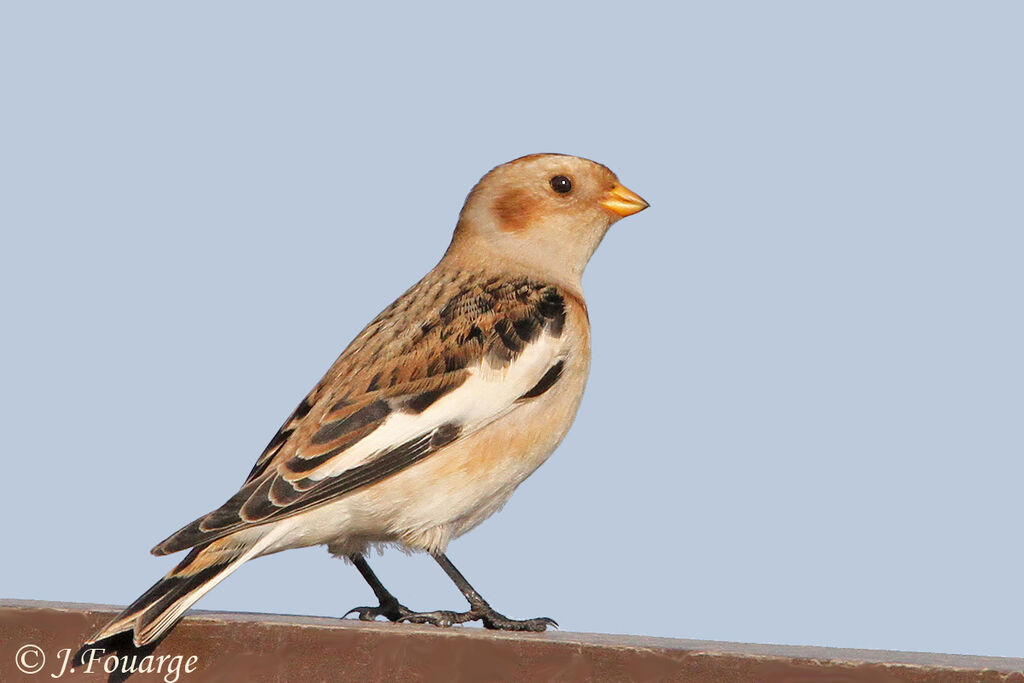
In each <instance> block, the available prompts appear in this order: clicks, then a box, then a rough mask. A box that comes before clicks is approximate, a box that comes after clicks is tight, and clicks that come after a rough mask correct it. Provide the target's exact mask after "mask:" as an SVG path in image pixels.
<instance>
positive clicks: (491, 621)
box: [398, 605, 558, 632]
mask: <svg viewBox="0 0 1024 683" xmlns="http://www.w3.org/2000/svg"><path fill="white" fill-rule="evenodd" d="M476 620H480V621H482V622H483V625H484V628H489V629H494V630H496V631H534V632H539V631H543V630H545V629H547V627H548V626H553V627H555V628H558V623H557V622H556V621H555V620H554V619H548V618H547V617H537V618H536V619H521V620H520V619H509V618H508V617H506V616H505V615H504V614H500V613H499V612H496V611H494V609H492V608H491V607H490V606H486V605H483V606H478V607H474V608H473V609H471V610H469V611H468V612H452V611H450V610H436V611H434V612H412V613H410V614H407V615H405V616H403V617H401V618H400V619H398V621H408V622H409V623H411V624H431V625H433V626H439V627H441V628H448V627H449V626H452V625H453V624H464V623H466V622H467V621H476Z"/></svg>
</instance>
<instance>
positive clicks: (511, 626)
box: [398, 553, 558, 631]
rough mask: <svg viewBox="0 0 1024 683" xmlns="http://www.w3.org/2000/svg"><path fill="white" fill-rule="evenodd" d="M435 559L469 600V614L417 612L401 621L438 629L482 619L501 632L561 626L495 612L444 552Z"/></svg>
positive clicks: (541, 620) (447, 611) (487, 625)
mask: <svg viewBox="0 0 1024 683" xmlns="http://www.w3.org/2000/svg"><path fill="white" fill-rule="evenodd" d="M433 557H434V560H436V561H437V563H438V564H439V565H441V569H443V570H444V573H445V574H447V575H448V578H450V579H451V580H452V581H453V582H454V583H455V585H456V586H457V587H458V589H459V590H460V591H462V594H463V595H464V596H465V597H466V600H468V601H469V606H470V609H469V611H468V612H452V611H450V610H437V611H434V612H414V613H410V614H406V615H404V616H402V617H401V618H399V619H398V621H408V622H411V623H414V624H433V625H434V626H442V627H447V626H451V625H452V624H464V623H466V622H467V621H475V620H477V619H479V620H480V621H482V622H483V625H484V628H489V629H496V630H499V631H543V630H544V629H546V628H547V627H548V626H555V627H557V626H558V624H557V623H556V622H555V621H554V620H553V619H548V618H547V617H537V618H536V619H522V620H518V619H509V618H508V617H506V616H505V615H504V614H501V613H499V612H497V611H495V610H494V608H493V607H491V606H490V605H489V604H487V601H486V600H484V599H483V597H482V596H481V595H480V594H479V593H477V591H476V589H475V588H473V586H471V585H470V583H469V581H467V580H466V577H465V576H463V575H462V572H460V571H459V570H458V569H456V568H455V565H454V564H452V561H451V560H449V559H448V557H447V556H446V555H445V554H444V553H442V554H440V555H434V556H433Z"/></svg>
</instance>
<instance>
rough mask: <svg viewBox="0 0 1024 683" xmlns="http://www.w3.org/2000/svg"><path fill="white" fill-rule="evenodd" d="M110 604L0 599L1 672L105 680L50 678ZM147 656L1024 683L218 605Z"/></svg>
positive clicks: (458, 675) (170, 662)
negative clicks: (236, 610) (228, 609)
mask: <svg viewBox="0 0 1024 683" xmlns="http://www.w3.org/2000/svg"><path fill="white" fill-rule="evenodd" d="M116 611H117V610H116V608H113V607H108V606H102V605H82V604H62V603H50V602H36V601H28V600H0V681H31V680H34V681H44V680H47V681H53V680H66V681H93V680H108V675H107V673H104V665H105V664H106V666H107V667H111V666H112V664H111V663H107V662H113V663H117V664H118V665H119V666H124V664H125V661H126V660H124V659H122V660H120V661H118V662H114V660H111V659H110V658H107V659H106V660H100V661H96V662H93V664H92V667H91V669H92V674H91V675H90V674H89V673H87V672H86V671H84V670H83V669H84V667H82V666H79V667H76V670H75V672H74V673H73V674H72V673H70V671H67V670H64V673H63V675H60V674H61V672H62V670H63V666H64V665H65V664H66V663H67V662H68V660H69V653H74V652H75V651H76V650H77V649H78V647H79V645H81V643H82V639H83V638H84V637H86V636H88V635H89V634H91V633H92V632H93V631H94V630H95V629H96V628H98V627H99V626H100V625H101V623H102V622H105V621H106V620H108V619H109V618H110V617H111V616H112V615H113V614H114V613H115V612H116ZM33 646H34V647H33ZM34 648H38V649H34ZM19 652H20V654H19ZM152 655H153V656H152V658H151V659H150V660H149V661H148V663H147V662H146V661H145V660H136V666H139V665H141V666H143V667H150V668H151V669H153V670H154V671H155V669H156V667H157V666H158V665H159V666H160V671H159V672H158V673H155V672H150V673H138V674H135V675H133V676H132V677H131V678H130V679H129V680H130V681H132V682H135V681H138V682H139V683H142V682H143V681H164V683H177V682H178V681H181V682H183V683H192V682H200V681H277V682H281V683H284V682H289V681H348V680H357V681H360V682H367V683H368V682H370V681H407V680H417V681H435V680H436V681H489V680H508V681H548V680H567V681H692V682H694V683H705V682H706V683H733V682H735V683H753V682H757V683H775V682H779V683H782V682H786V683H854V682H858V681H890V682H892V683H897V682H902V681H913V682H924V681H928V682H933V681H934V682H937V683H938V682H942V683H945V682H947V681H948V682H949V683H954V682H955V683H979V682H982V681H984V682H988V681H1013V682H1015V683H1024V660H1022V659H1008V658H1002V657H974V656H964V655H940V654H925V653H913V652H888V651H881V650H847V649H837V648H818V647H803V646H784V645H749V644H744V643H719V642H710V641H698V640H674V639H668V638H646V637H639V636H617V635H597V634H589V633H564V632H560V631H555V632H550V633H495V632H491V631H484V630H483V629H478V628H458V627H456V628H451V629H437V628H434V627H431V626H414V625H410V624H401V625H395V624H389V623H364V622H358V621H351V620H350V621H343V620H339V619H326V618H318V617H293V616H279V615H266V614H228V613H221V612H193V613H192V616H189V617H188V618H186V619H185V620H184V621H183V622H182V623H181V624H179V625H178V627H177V628H176V629H175V630H174V631H173V632H172V633H171V635H170V636H169V637H168V638H167V639H166V640H164V641H163V642H162V643H160V644H159V646H158V647H157V648H156V649H155V651H153V653H152ZM161 656H163V657H164V659H163V660H162V662H161V661H160V659H159V658H160V657H161ZM43 657H45V662H44V661H43ZM190 658H191V659H190ZM19 664H20V665H21V667H22V668H23V669H26V670H31V669H33V668H35V667H37V666H40V665H41V668H40V670H39V671H38V672H37V673H35V674H32V675H29V674H26V673H23V672H20V671H19V669H18V665H19ZM129 664H130V662H129ZM68 668H70V664H68ZM172 669H173V670H174V671H172ZM108 670H109V669H108ZM175 672H176V673H175ZM56 676H60V677H59V678H55V677H56ZM113 680H120V679H119V678H118V677H117V676H114V677H113Z"/></svg>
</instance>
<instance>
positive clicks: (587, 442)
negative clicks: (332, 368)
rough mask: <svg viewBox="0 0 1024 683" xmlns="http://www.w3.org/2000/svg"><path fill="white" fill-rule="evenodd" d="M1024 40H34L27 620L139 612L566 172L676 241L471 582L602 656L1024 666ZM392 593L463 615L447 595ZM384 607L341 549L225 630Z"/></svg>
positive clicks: (806, 19)
mask: <svg viewBox="0 0 1024 683" xmlns="http://www.w3.org/2000/svg"><path fill="white" fill-rule="evenodd" d="M368 4H369V3H365V4H364V5H368ZM1022 22H1024V10H1022V9H1021V5H1020V4H1018V3H1009V2H1004V3H1000V2H986V3H968V2H963V3H948V2H899V3H893V2H860V3H845V4H840V3H819V2H785V3H762V2H715V3H710V2H709V3H701V4H692V3H687V4H676V5H675V6H674V7H672V8H669V6H668V3H664V4H643V3H626V4H624V3H621V2H620V3H614V4H599V3H587V4H582V3H574V2H560V3H558V2H556V3H551V2H548V3H537V4H532V3H520V2H517V3H510V4H507V5H505V6H504V7H503V8H493V7H486V6H483V5H480V4H479V3H473V4H465V5H462V6H459V7H454V6H453V7H450V8H449V9H443V8H441V7H438V6H434V5H429V6H427V5H424V6H420V7H406V6H399V5H392V6H384V5H383V4H378V5H377V6H375V7H373V8H370V7H367V6H355V5H349V6H345V7H344V8H343V7H342V4H341V3H326V2H306V3H278V4H274V5H271V4H267V3H260V2H245V3H241V2H239V3H174V4H173V5H168V4H164V5H163V6H155V5H154V4H151V3H145V4H140V3H129V2H111V3H102V4H97V3H45V4H44V3H5V4H4V6H3V9H2V10H0V69H2V70H3V71H2V82H0V86H2V97H3V105H2V109H0V118H2V125H0V131H2V138H0V145H2V147H0V193H2V201H0V227H2V242H0V244H2V246H0V291H2V295H0V296H2V297H3V320H4V325H3V327H4V330H5V332H4V334H3V335H2V341H0V373H2V375H0V402H2V405H0V415H2V418H0V419H2V424H0V426H2V431H3V434H4V460H5V463H6V468H7V469H6V474H5V477H4V480H5V486H4V493H3V496H0V514H2V516H3V519H4V522H3V532H2V539H3V543H4V546H5V548H6V550H5V553H4V554H5V556H6V558H7V559H6V561H5V562H4V569H3V572H2V576H3V578H2V587H0V595H3V596H5V597H17V598H38V599H49V600H76V601H90V602H107V603H120V604H124V603H126V602H128V601H130V600H132V599H134V598H135V597H136V596H137V595H138V594H139V593H140V592H141V591H142V590H144V589H145V588H147V587H148V586H149V585H150V584H151V583H152V582H153V581H154V580H155V579H156V578H157V577H158V576H160V575H161V574H162V573H163V572H164V571H165V570H166V569H167V568H168V567H169V566H171V565H172V564H173V563H174V562H175V561H176V559H175V558H162V559H156V558H153V557H150V556H149V554H148V550H149V548H150V547H151V546H152V545H154V544H155V543H156V542H157V541H159V540H161V539H162V538H164V537H165V536H166V535H167V534H169V533H170V532H172V531H174V530H175V529H177V528H178V527H179V526H181V525H182V524H184V523H186V522H188V521H190V520H191V519H193V518H194V517H196V516H198V515H199V514H201V513H204V512H206V511H207V510H209V509H211V508H213V507H215V506H217V505H219V504H220V503H222V502H223V501H224V500H225V499H226V498H227V497H228V496H229V495H230V494H231V493H233V492H234V491H235V489H236V487H237V486H238V485H239V484H240V483H241V481H242V480H243V478H244V477H245V475H246V474H247V473H248V471H249V468H250V467H251V465H252V462H253V461H254V460H255V458H256V457H257V455H258V454H259V452H260V451H261V449H262V448H263V446H264V445H265V444H266V442H267V440H268V439H269V438H270V437H271V436H272V435H273V433H274V431H275V430H276V429H277V427H278V425H279V424H280V423H281V421H282V420H283V419H284V418H285V417H286V416H287V415H288V414H289V412H290V411H291V410H292V408H293V407H294V406H295V405H296V404H297V402H298V401H299V400H300V399H301V398H302V396H303V395H304V394H305V393H306V391H307V390H308V389H309V388H310V387H311V386H312V385H313V383H314V382H315V381H316V380H317V379H319V377H320V375H321V374H322V372H323V371H324V370H325V369H326V368H327V366H328V365H329V364H330V363H331V361H333V360H334V358H335V357H336V355H337V354H338V353H339V352H340V351H341V349H342V348H343V347H344V346H345V344H347V343H348V341H349V340H350V339H351V338H352V337H353V336H354V335H355V334H356V332H358V331H359V329H360V328H361V327H362V326H363V324H364V323H366V322H367V321H368V320H369V319H370V318H371V317H372V316H373V315H375V314H376V313H377V312H378V311H379V310H380V309H381V308H382V307H383V306H385V305H386V304H388V303H389V302H390V301H391V300H392V299H393V298H394V297H396V296H397V295H398V294H400V293H401V292H402V291H404V289H405V288H406V287H407V286H409V285H410V284H412V283H413V282H414V281H415V280H417V279H418V278H419V277H420V275H422V273H424V272H425V271H426V270H427V269H428V268H430V267H431V266H432V265H433V264H434V263H435V261H436V260H437V259H438V258H439V257H440V255H441V253H442V252H443V250H444V248H445V246H446V245H447V243H448V239H449V234H450V230H451V228H452V227H453V226H454V222H455V217H456V215H457V212H458V210H459V208H460V206H461V204H462V200H463V198H464V196H465V194H466V192H467V191H468V190H469V188H470V187H471V186H472V184H473V183H474V182H475V181H476V180H477V179H478V178H479V177H480V175H482V174H483V173H484V172H485V171H487V170H488V169H489V168H491V167H492V166H494V165H496V164H498V163H501V162H503V161H506V160H508V159H511V158H513V157H516V156H519V155H522V154H526V153H530V152H538V151H560V152H567V153H573V154H579V155H583V156H587V157H591V158H593V159H596V160H598V161H601V162H603V163H605V164H607V165H609V166H610V167H611V168H612V169H613V170H615V171H616V172H617V173H618V174H619V176H620V177H621V178H622V180H623V181H624V182H625V183H626V184H627V185H628V186H629V187H631V188H632V189H634V190H636V191H637V192H639V193H640V194H642V195H643V196H644V197H646V198H647V199H648V200H649V201H650V202H651V203H652V205H653V207H652V208H651V209H650V210H649V211H646V212H644V213H643V214H641V215H639V216H636V217H633V218H630V219H629V220H627V221H624V222H622V223H620V224H618V225H617V226H616V227H615V228H614V229H613V230H612V232H611V233H610V234H609V235H608V238H607V239H606V240H605V242H604V244H603V245H602V247H601V249H600V250H599V251H598V253H597V255H596V256H595V258H594V260H593V261H592V262H591V265H590V268H589V270H588V272H587V275H586V278H585V285H586V288H587V296H588V300H589V302H590V310H591V316H592V322H593V327H594V363H593V374H592V376H591V381H590V384H589V387H588V391H587V394H586V397H585V399H584V401H583V406H582V408H581V411H580V415H579V419H578V420H577V422H576V425H575V427H574V428H573V430H572V432H571V433H570V435H569V437H568V439H567V440H566V442H565V443H564V445H563V447H562V448H561V449H560V450H559V451H558V452H557V453H556V454H555V456H554V457H553V458H552V459H551V460H550V461H549V462H548V464H547V465H545V466H544V467H543V468H542V469H541V470H540V471H539V472H538V473H537V474H536V475H535V476H534V477H532V478H531V479H530V480H528V481H527V482H526V483H525V484H524V485H523V486H522V487H521V488H520V490H519V492H518V493H517V494H516V496H514V497H513V499H512V501H511V502H510V504H509V505H508V506H507V508H506V509H505V511H504V512H502V513H501V514H499V515H497V516H496V517H494V518H492V519H491V520H490V521H489V522H487V523H486V524H484V525H483V526H482V527H480V528H479V529H477V530H476V531H474V532H473V533H471V534H469V535H468V536H466V537H464V538H462V539H460V540H458V541H456V542H455V543H454V544H453V545H452V546H451V548H450V555H451V557H452V559H453V561H454V562H455V563H456V564H457V565H458V566H459V567H460V568H461V569H462V570H463V571H464V572H465V573H466V575H467V576H468V577H469V579H470V580H471V581H473V582H474V583H475V584H476V585H477V587H478V588H479V589H480V591H481V592H482V593H483V594H484V595H485V596H486V597H487V598H488V599H489V600H490V601H491V602H492V603H493V604H494V605H495V606H496V607H497V608H498V609H500V610H503V611H505V612H506V613H508V614H510V615H511V616H518V617H532V616H537V615H550V616H552V617H554V618H556V619H557V620H559V621H560V623H561V624H562V627H563V628H564V629H566V630H572V631H576V630H580V631H600V632H619V633H622V632H627V633H637V634H652V635H661V636H678V637H690V638H708V639H721V640H737V641H756V642H774V643H797V644H826V645H837V646H848V647H869V648H891V649H914V650H934V651H947V652H968V653H978V654H997V655H1016V656H1021V655H1024V627H1022V625H1021V620H1020V615H1021V614H1022V613H1024V586H1022V581H1021V573H1022V567H1024V544H1022V542H1021V520H1022V514H1021V509H1022V505H1021V492H1022V485H1021V483H1022V477H1024V460H1022V455H1024V432H1022V415H1024V388H1022V387H1024V363H1022V348H1024V318H1022V315H1021V294H1022V291H1024V274H1022V268H1021V262H1022V257H1024V237H1022V230H1024V203H1022V196H1024V195H1022V189H1024V134H1022V126H1024V124H1022V121H1024V99H1022V89H1021V65H1022V63H1024V41H1022V40H1021V26H1022V25H1024V24H1022ZM375 566H376V567H377V568H378V571H379V573H380V574H381V576H382V578H383V579H384V580H385V583H386V584H387V585H388V586H389V587H391V588H392V590H393V591H394V592H395V593H396V594H397V595H398V596H399V598H401V599H402V600H403V601H404V602H405V603H406V604H408V605H410V606H412V607H414V608H421V609H434V608H438V607H458V608H461V606H462V604H463V603H462V600H461V597H460V596H459V595H458V593H457V592H456V591H455V589H454V588H453V587H452V586H451V584H450V583H449V582H448V580H447V578H446V577H445V576H444V575H443V574H442V572H441V571H440V569H439V568H437V567H436V566H434V564H433V563H432V562H431V561H430V560H429V559H427V558H424V557H413V558H409V557H405V556H403V555H402V554H401V553H397V552H392V553H390V554H388V555H387V556H385V557H384V558H379V559H377V560H376V562H375ZM295 577H300V579H301V580H296V579H295ZM369 601H371V594H370V592H369V590H368V589H367V588H366V586H365V585H364V584H363V582H362V580H361V579H360V578H359V576H358V574H357V573H356V572H355V570H353V569H352V568H350V567H346V566H345V565H344V564H342V563H341V562H339V561H337V560H334V559H331V558H330V557H329V556H328V555H327V553H326V552H325V551H324V550H323V549H309V550H304V551H292V552H288V553H284V554H281V555H278V556H275V557H270V558H264V559H261V560H259V561H256V562H253V563H250V564H248V565H246V566H245V567H243V568H242V569H241V570H240V571H239V572H237V573H236V574H235V575H234V576H232V577H231V578H230V579H229V580H228V581H226V582H225V583H223V584H221V586H219V587H218V588H216V589H215V590H214V591H213V592H212V593H211V594H210V595H209V596H207V597H206V598H205V599H204V600H202V601H201V602H200V603H199V607H201V608H206V609H227V610H245V611H269V612H284V613H303V614H321V615H339V614H341V613H343V612H344V611H345V610H347V609H348V608H349V607H352V606H354V605H358V604H365V603H367V602H369Z"/></svg>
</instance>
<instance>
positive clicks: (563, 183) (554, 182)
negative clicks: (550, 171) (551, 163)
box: [551, 175, 572, 194]
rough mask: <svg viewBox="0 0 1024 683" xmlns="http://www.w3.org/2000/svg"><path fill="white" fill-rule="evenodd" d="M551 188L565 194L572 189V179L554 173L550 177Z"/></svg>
mask: <svg viewBox="0 0 1024 683" xmlns="http://www.w3.org/2000/svg"><path fill="white" fill-rule="evenodd" d="M551 189H552V190H554V191H555V192H557V193H558V194H565V193H566V192H568V191H569V190H571V189H572V181H571V180H569V179H568V178H566V177H565V176H564V175H556V176H555V177H554V178H552V179H551Z"/></svg>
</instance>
